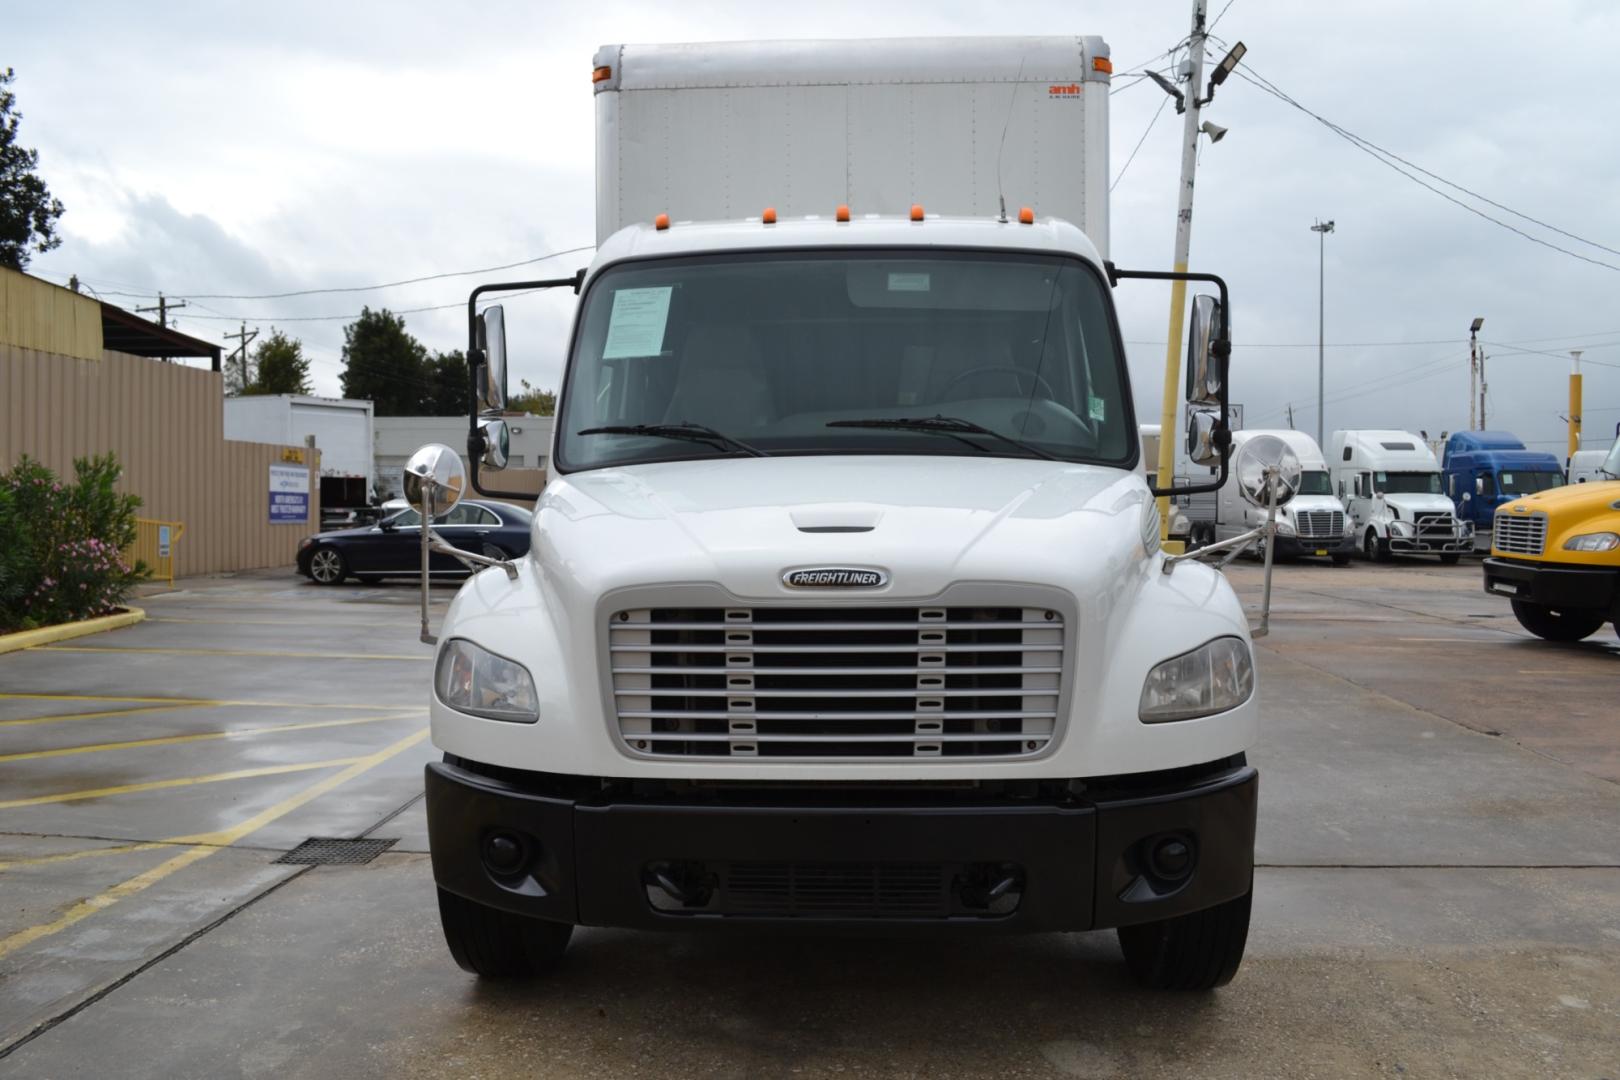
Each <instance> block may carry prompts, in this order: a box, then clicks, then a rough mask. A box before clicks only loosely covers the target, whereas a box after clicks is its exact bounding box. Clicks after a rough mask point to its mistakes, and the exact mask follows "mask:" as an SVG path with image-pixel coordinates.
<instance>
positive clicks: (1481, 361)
mask: <svg viewBox="0 0 1620 1080" xmlns="http://www.w3.org/2000/svg"><path fill="white" fill-rule="evenodd" d="M1485 386H1486V383H1485V350H1484V349H1481V350H1479V430H1481V431H1484V430H1485Z"/></svg>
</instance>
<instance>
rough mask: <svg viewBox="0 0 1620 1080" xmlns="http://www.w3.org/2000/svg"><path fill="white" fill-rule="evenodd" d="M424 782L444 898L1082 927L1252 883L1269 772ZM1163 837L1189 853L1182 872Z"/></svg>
mask: <svg viewBox="0 0 1620 1080" xmlns="http://www.w3.org/2000/svg"><path fill="white" fill-rule="evenodd" d="M426 782H427V817H428V835H429V846H430V849H431V851H432V857H433V875H434V878H435V880H436V881H437V883H438V884H439V886H440V887H441V888H444V889H447V890H449V891H450V892H453V893H457V894H459V895H461V896H464V897H466V898H468V899H470V900H474V901H477V902H479V903H482V904H487V905H490V906H492V907H497V908H501V909H504V910H507V911H511V912H514V913H516V914H520V915H527V916H532V917H535V918H541V919H549V920H553V921H557V922H567V923H577V924H581V925H588V926H614V927H628V928H638V929H667V930H684V929H696V928H700V927H717V926H723V925H725V926H737V925H765V926H786V925H791V926H801V927H825V928H834V929H840V928H842V929H856V928H871V927H880V928H883V929H885V930H902V929H928V928H938V927H951V928H953V929H962V930H966V931H970V932H1007V931H1036V930H1091V929H1100V928H1104V927H1111V926H1124V925H1129V924H1132V923H1140V922H1149V921H1153V920H1157V919H1164V918H1169V917H1172V916H1175V915H1182V914H1186V913H1188V912H1192V911H1199V910H1202V909H1204V908H1208V907H1211V906H1213V905H1215V904H1219V903H1222V902H1223V901H1226V900H1231V899H1233V898H1235V897H1238V896H1241V895H1243V894H1244V893H1246V892H1248V891H1249V888H1250V884H1251V879H1252V876H1253V866H1254V825H1255V805H1256V795H1257V791H1258V777H1257V774H1256V773H1255V770H1254V769H1252V768H1249V767H1248V766H1247V765H1246V764H1244V763H1243V761H1242V758H1241V757H1239V758H1236V759H1229V760H1227V761H1224V762H1220V763H1216V764H1213V765H1210V766H1206V767H1200V768H1195V769H1180V770H1173V771H1170V772H1166V773H1156V774H1151V775H1148V776H1139V777H1127V778H1113V779H1109V780H1097V781H1086V782H1083V783H1082V782H1073V783H1070V784H1068V785H1064V784H1063V783H1062V782H1061V781H1056V782H1052V781H1048V782H1043V783H1042V784H1041V785H1039V786H1037V785H1029V786H1028V787H1026V788H1016V787H1009V788H1007V789H1006V790H1001V791H997V792H996V793H994V794H984V793H980V792H979V791H978V790H977V789H959V788H950V787H940V786H927V785H917V784H895V785H892V786H885V787H878V788H869V787H852V786H848V785H836V784H819V785H818V784H799V785H782V786H772V787H730V786H718V785H716V786H708V787H700V786H693V785H664V784H662V783H651V784H649V783H647V782H644V781H601V780H595V779H593V778H583V777H561V776H552V775H550V774H544V773H522V772H518V771H516V770H508V769H499V768H489V767H486V766H480V765H475V764H472V763H467V762H458V761H456V760H454V759H451V760H447V761H446V762H444V763H442V764H440V763H434V764H430V765H428V766H427V780H426ZM497 838H499V839H501V840H502V841H513V840H515V841H516V848H517V850H518V851H519V852H520V855H519V857H518V858H517V859H515V860H513V859H510V858H507V859H505V860H504V861H503V858H502V852H504V853H506V854H507V855H508V856H509V855H510V853H511V851H512V850H513V847H512V846H510V845H508V844H505V843H503V844H502V845H501V846H500V847H497V846H496V844H495V843H494V842H495V841H496V840H497ZM1166 844H1180V845H1182V849H1183V850H1184V851H1185V852H1186V853H1187V854H1186V857H1185V859H1184V860H1182V867H1181V872H1180V873H1168V872H1166V868H1167V866H1168V867H1169V868H1170V869H1172V870H1174V869H1176V860H1175V859H1173V858H1170V857H1169V856H1171V855H1174V854H1175V851H1176V849H1175V848H1173V847H1166V846H1165V845H1166ZM1156 859H1157V860H1158V861H1157V862H1155V860H1156ZM492 863H494V864H495V865H492ZM514 863H515V864H516V865H514Z"/></svg>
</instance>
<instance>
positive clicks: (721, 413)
mask: <svg viewBox="0 0 1620 1080" xmlns="http://www.w3.org/2000/svg"><path fill="white" fill-rule="evenodd" d="M1122 369H1123V363H1122V360H1121V357H1120V354H1119V350H1118V348H1117V346H1116V336H1115V331H1114V326H1113V320H1112V318H1111V316H1110V312H1109V308H1108V301H1107V296H1106V290H1105V288H1104V285H1103V282H1102V279H1101V277H1100V276H1099V275H1098V274H1097V273H1096V272H1095V271H1093V270H1092V269H1090V268H1089V266H1088V265H1087V264H1085V263H1082V262H1080V261H1078V260H1075V259H1070V258H1062V257H1056V256H1041V255H1022V254H1020V255H1008V254H1004V253H994V252H934V251H929V252H926V253H919V252H915V251H884V250H874V251H869V252H851V251H849V250H847V249H845V250H841V251H839V252H837V253H828V254H820V253H812V252H788V253H762V254H746V255H739V254H735V253H727V254H724V255H717V256H705V257H701V258H686V259H669V260H659V261H656V262H644V263H639V264H628V265H624V266H621V267H619V268H617V269H610V270H608V271H606V272H604V273H603V274H602V276H601V277H600V278H599V279H598V280H597V281H596V283H595V284H593V285H592V287H591V288H590V290H589V292H588V293H587V295H586V299H585V304H584V308H583V310H582V312H581V314H580V325H579V331H578V338H577V341H576V343H575V352H574V356H573V359H572V362H571V363H570V366H569V371H568V377H567V382H566V385H565V387H564V392H563V401H562V403H561V409H560V414H561V420H560V425H561V426H560V428H559V437H558V443H557V464H558V465H559V467H560V468H561V469H562V470H563V471H569V470H573V469H584V468H598V467H601V466H607V465H627V464H634V463H638V462H648V461H669V460H676V459H690V458H707V457H722V456H735V455H739V454H741V453H743V452H744V451H743V450H741V449H739V448H738V447H736V446H734V445H727V444H725V443H723V442H716V441H714V440H709V441H708V442H705V441H702V440H694V439H691V438H683V439H675V438H668V437H662V438H660V437H656V436H654V435H652V434H647V433H643V434H622V433H600V434H592V435H580V434H579V433H580V432H581V431H582V430H585V429H587V428H597V427H626V426H632V425H641V424H644V425H670V424H702V425H705V426H706V427H708V428H712V429H713V430H714V431H716V432H720V433H723V434H724V435H725V436H727V437H729V438H731V439H735V440H741V441H742V442H743V443H745V444H746V445H747V446H749V447H754V448H758V450H759V451H760V452H763V453H766V454H771V455H778V454H897V453H898V454H936V455H953V456H990V455H1005V456H1019V457H1028V456H1032V451H1031V449H1029V448H1036V449H1037V450H1038V451H1039V452H1041V453H1045V454H1050V455H1052V456H1054V457H1059V458H1064V459H1067V460H1071V461H1090V462H1098V463H1105V464H1110V465H1119V466H1122V467H1124V466H1129V465H1130V464H1131V460H1132V455H1133V453H1134V451H1135V447H1136V437H1135V431H1136V429H1135V425H1134V421H1133V419H1132V416H1131V409H1130V402H1129V400H1128V396H1127V391H1126V389H1125V386H1126V384H1125V381H1124V379H1123V377H1122V375H1123V372H1122ZM934 417H949V418H953V419H955V420H965V421H969V422H971V423H973V424H977V425H979V426H981V427H984V428H987V429H989V430H990V431H992V432H995V433H997V434H999V435H1005V436H1008V437H1011V438H1012V439H1016V440H1020V441H1022V442H1023V443H1026V444H1028V447H1026V448H1020V447H1018V446H1016V445H1013V444H1009V443H1007V442H1004V441H1002V440H1000V439H997V438H993V437H990V436H985V435H981V434H971V433H969V434H962V435H960V437H957V436H953V435H947V434H943V433H941V432H940V431H938V430H935V431H925V430H897V429H892V428H884V429H873V428H865V427H848V426H838V427H830V426H829V424H832V423H833V422H834V421H852V420H876V419H885V420H893V419H896V418H902V419H905V418H934Z"/></svg>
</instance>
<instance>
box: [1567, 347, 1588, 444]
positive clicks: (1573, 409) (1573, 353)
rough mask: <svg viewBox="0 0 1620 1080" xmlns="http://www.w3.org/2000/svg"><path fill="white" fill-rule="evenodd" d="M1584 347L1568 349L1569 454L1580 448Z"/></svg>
mask: <svg viewBox="0 0 1620 1080" xmlns="http://www.w3.org/2000/svg"><path fill="white" fill-rule="evenodd" d="M1585 351H1586V350H1585V349H1571V350H1569V358H1570V360H1571V361H1573V362H1574V366H1573V367H1571V368H1570V372H1569V456H1570V457H1574V456H1575V451H1577V450H1579V449H1580V448H1581V353H1583V352H1585Z"/></svg>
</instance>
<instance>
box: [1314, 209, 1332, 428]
mask: <svg viewBox="0 0 1620 1080" xmlns="http://www.w3.org/2000/svg"><path fill="white" fill-rule="evenodd" d="M1332 231H1333V222H1331V221H1318V222H1317V223H1316V224H1315V225H1312V226H1311V232H1313V233H1316V235H1317V245H1316V247H1317V263H1316V445H1317V446H1321V445H1323V443H1322V426H1323V425H1322V410H1323V406H1324V404H1325V402H1324V401H1323V399H1322V386H1323V370H1324V369H1325V367H1326V364H1325V363H1324V357H1325V355H1326V353H1327V337H1326V334H1325V329H1326V326H1327V323H1326V315H1325V312H1324V309H1325V307H1326V300H1327V234H1328V233H1330V232H1332Z"/></svg>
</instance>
